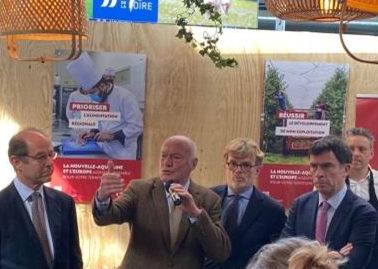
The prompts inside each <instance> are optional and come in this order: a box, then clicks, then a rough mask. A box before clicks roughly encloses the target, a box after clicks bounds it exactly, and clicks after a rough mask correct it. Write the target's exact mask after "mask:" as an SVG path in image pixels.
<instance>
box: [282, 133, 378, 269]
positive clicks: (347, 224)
mask: <svg viewBox="0 0 378 269" xmlns="http://www.w3.org/2000/svg"><path fill="white" fill-rule="evenodd" d="M351 161H352V153H351V152H350V150H349V148H348V146H347V145H346V144H345V143H344V142H343V141H342V140H341V139H339V138H337V137H334V136H327V137H324V138H322V139H319V140H316V141H315V142H314V143H313V145H312V146H311V148H310V172H311V175H312V177H313V181H314V185H315V188H316V191H313V192H310V193H306V194H304V195H302V196H300V197H298V198H297V199H296V200H295V201H294V203H293V206H292V208H291V210H290V213H289V217H288V219H287V221H286V224H285V228H284V229H283V231H282V234H281V236H282V237H290V236H305V237H307V238H309V239H316V240H318V241H320V242H321V243H325V244H327V245H328V246H329V247H330V248H331V249H333V250H336V251H340V252H341V253H345V249H349V250H348V251H346V252H347V253H348V252H349V253H348V255H347V257H348V262H347V263H346V264H345V265H343V266H342V267H341V268H348V269H362V268H367V267H366V266H368V265H369V262H370V259H371V255H372V251H373V248H374V241H375V234H376V227H377V223H378V216H377V213H376V211H375V209H374V208H373V207H372V206H371V205H370V204H369V203H368V202H367V201H365V200H363V199H361V198H360V197H358V196H357V195H355V194H354V193H353V192H352V191H351V190H349V189H348V188H347V186H346V184H345V178H346V176H347V175H348V172H349V170H350V163H351Z"/></svg>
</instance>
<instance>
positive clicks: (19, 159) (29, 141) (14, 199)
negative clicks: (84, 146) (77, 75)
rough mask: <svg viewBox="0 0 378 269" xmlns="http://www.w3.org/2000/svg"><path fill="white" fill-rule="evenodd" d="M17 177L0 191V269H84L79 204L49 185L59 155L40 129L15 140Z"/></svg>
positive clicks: (13, 161) (13, 153)
mask: <svg viewBox="0 0 378 269" xmlns="http://www.w3.org/2000/svg"><path fill="white" fill-rule="evenodd" d="M8 156H9V161H10V163H11V164H12V166H13V168H14V170H15V172H16V178H15V179H14V180H13V182H12V183H11V184H10V185H9V186H8V187H6V188H5V189H4V190H2V191H1V192H0V220H1V221H0V268H2V269H13V268H25V269H34V268H38V269H81V268H83V262H82V258H81V250H80V245H79V234H78V228H77V222H76V211H75V203H74V201H73V199H72V198H71V197H69V196H68V195H66V194H64V193H61V192H59V191H56V190H53V189H51V188H48V187H46V186H44V185H43V184H44V183H47V182H49V181H50V180H51V175H52V173H53V160H54V159H55V158H56V156H57V154H56V152H54V151H53V147H52V145H51V142H50V140H49V139H48V138H47V137H46V135H45V134H43V133H42V132H41V131H39V130H37V129H32V128H29V129H24V130H22V131H20V132H19V133H17V134H16V135H14V136H13V137H12V138H11V140H10V142H9V149H8Z"/></svg>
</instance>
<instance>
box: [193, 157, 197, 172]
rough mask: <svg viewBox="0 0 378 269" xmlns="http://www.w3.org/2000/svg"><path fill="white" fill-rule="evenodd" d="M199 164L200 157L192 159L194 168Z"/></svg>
mask: <svg viewBox="0 0 378 269" xmlns="http://www.w3.org/2000/svg"><path fill="white" fill-rule="evenodd" d="M197 164H198V158H194V159H193V160H192V170H194V169H196V167H197Z"/></svg>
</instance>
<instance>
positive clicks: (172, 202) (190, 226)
mask: <svg viewBox="0 0 378 269" xmlns="http://www.w3.org/2000/svg"><path fill="white" fill-rule="evenodd" d="M197 162H198V159H197V157H196V145H195V144H194V142H193V141H192V140H191V139H190V138H188V137H186V136H181V135H176V136H172V137H169V138H167V139H166V140H165V141H164V143H163V145H162V147H161V151H160V176H159V177H156V178H151V179H147V180H133V181H131V183H130V184H129V186H128V187H127V188H126V190H124V183H123V181H122V179H121V178H120V175H119V174H117V173H115V172H114V171H113V168H112V167H113V163H112V162H111V161H109V163H108V165H109V171H108V173H105V174H104V175H103V176H102V178H101V183H100V187H99V189H98V191H97V193H96V195H95V198H94V201H93V217H94V220H95V222H96V224H98V225H101V226H102V225H109V224H114V223H116V224H121V223H129V225H130V232H131V235H130V242H129V245H128V248H127V251H126V254H125V256H124V258H123V261H122V263H121V266H120V267H119V268H120V269H126V268H127V269H141V268H149V269H168V268H173V269H201V268H202V266H203V262H204V258H205V256H207V257H211V258H212V259H214V260H216V261H219V262H222V261H224V260H225V259H227V257H228V256H229V254H230V250H231V246H230V241H229V238H228V236H227V233H226V232H225V230H224V228H223V226H222V225H221V221H220V213H221V208H220V198H219V197H218V196H217V195H216V194H215V193H214V192H212V191H211V190H209V189H207V188H204V187H201V186H200V185H197V184H196V183H195V182H194V181H193V180H192V178H191V173H192V171H193V170H194V169H195V168H196V166H197ZM118 193H119V195H118V196H117V194H118ZM116 196H117V198H116V199H113V198H112V197H116Z"/></svg>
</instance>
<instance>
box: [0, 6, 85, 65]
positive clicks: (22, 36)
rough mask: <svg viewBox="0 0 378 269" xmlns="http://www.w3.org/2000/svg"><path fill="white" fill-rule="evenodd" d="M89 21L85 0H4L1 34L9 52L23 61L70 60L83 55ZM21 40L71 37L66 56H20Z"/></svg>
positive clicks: (49, 39)
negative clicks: (18, 45) (83, 43)
mask: <svg viewBox="0 0 378 269" xmlns="http://www.w3.org/2000/svg"><path fill="white" fill-rule="evenodd" d="M87 31H88V22H87V19H86V12H85V6H84V3H83V0H22V1H19V0H1V1H0V36H3V37H5V38H6V43H7V50H8V54H9V56H10V57H11V58H13V59H16V60H20V61H41V62H45V61H57V60H71V59H76V58H77V57H79V56H80V53H81V50H82V41H83V39H84V38H86V37H87ZM19 41H71V52H70V53H69V55H68V56H66V57H58V56H37V57H35V56H28V57H25V56H20V55H19V54H18V47H17V43H18V42H19Z"/></svg>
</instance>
